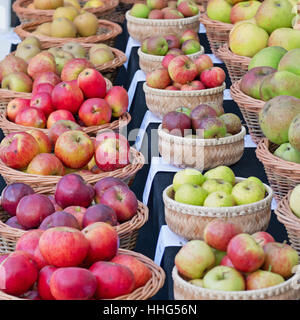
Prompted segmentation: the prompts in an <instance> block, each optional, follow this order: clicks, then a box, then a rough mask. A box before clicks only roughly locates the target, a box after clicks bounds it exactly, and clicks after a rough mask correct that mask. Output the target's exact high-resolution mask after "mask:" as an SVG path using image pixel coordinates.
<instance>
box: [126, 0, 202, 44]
mask: <svg viewBox="0 0 300 320" xmlns="http://www.w3.org/2000/svg"><path fill="white" fill-rule="evenodd" d="M171 6H173V7H171ZM125 17H126V20H127V28H128V33H129V35H130V36H131V37H132V38H133V39H135V40H137V41H140V42H142V41H144V40H145V39H147V38H149V37H153V36H157V35H158V34H160V35H162V36H164V35H167V34H177V35H179V34H181V33H183V32H184V31H185V30H189V29H192V30H194V31H196V32H198V30H199V24H200V22H199V7H198V6H197V4H196V3H195V2H194V1H192V0H191V1H181V2H180V3H179V4H176V3H175V5H174V1H169V2H168V1H166V0H157V1H154V0H148V1H147V3H145V4H144V3H136V4H134V5H133V7H132V8H131V10H129V11H127V12H126V15H125Z"/></svg>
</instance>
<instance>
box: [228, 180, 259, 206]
mask: <svg viewBox="0 0 300 320" xmlns="http://www.w3.org/2000/svg"><path fill="white" fill-rule="evenodd" d="M231 194H232V196H233V198H234V200H235V202H236V204H237V205H238V206H240V205H244V204H249V203H254V202H258V201H260V200H262V199H264V197H265V190H264V189H262V188H261V186H259V185H258V184H257V183H255V182H253V181H249V180H244V181H242V182H239V183H237V184H236V185H235V186H234V187H233V189H232V192H231Z"/></svg>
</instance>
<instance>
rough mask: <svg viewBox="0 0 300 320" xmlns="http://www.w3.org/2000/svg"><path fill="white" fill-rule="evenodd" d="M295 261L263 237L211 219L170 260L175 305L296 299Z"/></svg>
mask: <svg viewBox="0 0 300 320" xmlns="http://www.w3.org/2000/svg"><path fill="white" fill-rule="evenodd" d="M298 263H299V256H298V253H297V251H296V250H294V249H293V248H292V247H291V246H289V245H288V244H285V243H279V242H276V240H275V239H274V238H273V237H272V235H270V234H269V233H267V232H257V233H255V234H248V233H245V232H243V231H242V230H241V229H240V228H239V227H238V226H236V225H235V224H233V223H230V222H225V221H223V220H222V219H215V220H214V221H212V222H210V223H209V224H208V225H207V227H206V228H205V236H204V241H202V240H192V241H189V242H187V243H186V244H185V245H184V246H183V247H182V248H181V249H180V250H179V252H178V253H177V255H176V256H175V266H174V268H173V272H172V276H173V281H174V298H175V299H177V300H299V299H300V288H299V274H298V273H299V266H298ZM295 273H296V274H295Z"/></svg>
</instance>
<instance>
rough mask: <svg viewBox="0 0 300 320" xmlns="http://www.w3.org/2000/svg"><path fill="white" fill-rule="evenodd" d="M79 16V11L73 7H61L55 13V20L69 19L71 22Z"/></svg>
mask: <svg viewBox="0 0 300 320" xmlns="http://www.w3.org/2000/svg"><path fill="white" fill-rule="evenodd" d="M77 16H78V10H77V9H76V8H75V7H73V6H67V7H62V6H61V7H59V8H57V9H56V10H55V11H54V13H53V19H57V18H67V19H69V20H71V21H73V20H74V19H75V17H77Z"/></svg>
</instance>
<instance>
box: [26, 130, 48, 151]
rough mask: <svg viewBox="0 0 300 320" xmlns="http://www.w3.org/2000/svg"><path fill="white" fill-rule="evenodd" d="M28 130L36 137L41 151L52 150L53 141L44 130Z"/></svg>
mask: <svg viewBox="0 0 300 320" xmlns="http://www.w3.org/2000/svg"><path fill="white" fill-rule="evenodd" d="M26 132H27V133H29V134H30V135H32V136H33V137H34V139H35V141H36V142H37V144H38V146H39V153H50V152H51V151H52V143H51V141H50V139H49V137H48V136H47V135H46V134H45V133H44V132H43V131H41V130H38V129H32V130H28V131H26Z"/></svg>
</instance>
